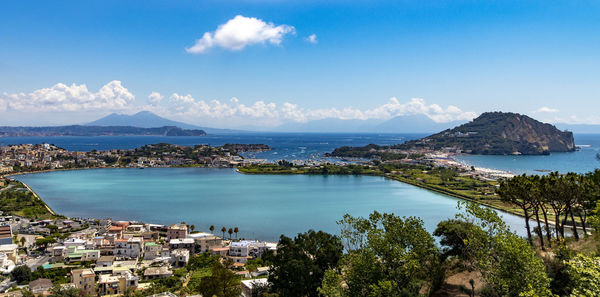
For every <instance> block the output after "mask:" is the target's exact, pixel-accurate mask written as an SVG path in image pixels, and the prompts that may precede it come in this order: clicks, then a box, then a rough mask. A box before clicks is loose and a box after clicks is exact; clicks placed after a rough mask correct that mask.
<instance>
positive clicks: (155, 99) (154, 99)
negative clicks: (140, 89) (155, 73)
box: [148, 92, 165, 105]
mask: <svg viewBox="0 0 600 297" xmlns="http://www.w3.org/2000/svg"><path fill="white" fill-rule="evenodd" d="M164 98H165V96H163V95H161V94H160V93H159V92H152V93H150V95H148V101H149V102H150V104H155V105H156V104H158V103H160V102H161V101H162V100H163V99H164Z"/></svg>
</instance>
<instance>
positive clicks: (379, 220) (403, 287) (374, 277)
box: [321, 212, 443, 296]
mask: <svg viewBox="0 0 600 297" xmlns="http://www.w3.org/2000/svg"><path fill="white" fill-rule="evenodd" d="M339 224H340V225H341V227H342V231H341V233H342V239H343V243H344V248H345V249H346V252H347V253H346V255H344V257H343V259H342V260H341V261H340V264H341V265H340V268H339V269H338V271H336V273H337V274H338V276H337V277H338V278H341V279H342V280H343V281H338V280H336V277H335V276H333V275H331V273H328V278H327V279H326V281H324V282H323V286H322V287H321V291H322V292H337V293H335V294H338V293H339V292H342V296H415V295H418V294H419V292H420V291H421V290H422V289H423V288H426V287H427V288H428V289H429V290H430V291H431V292H432V291H433V290H435V289H436V287H437V286H438V285H439V284H440V281H441V279H443V274H442V277H441V279H440V272H442V270H441V265H440V261H439V260H440V257H439V251H438V249H437V248H436V246H435V241H434V239H433V237H432V236H431V235H430V234H429V233H428V232H427V231H426V230H425V228H424V227H423V221H421V220H420V219H418V218H415V217H408V218H406V217H405V218H401V217H398V216H395V215H393V214H385V213H384V214H381V213H378V212H374V213H372V214H371V215H370V216H369V218H368V219H366V218H355V217H352V216H350V215H345V216H344V218H343V219H342V220H341V221H340V222H339ZM342 272H343V273H342ZM342 283H345V284H346V286H344V287H342V288H340V287H339V285H340V284H342ZM428 284H429V286H428Z"/></svg>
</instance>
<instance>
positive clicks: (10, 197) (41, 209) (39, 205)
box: [0, 181, 55, 219]
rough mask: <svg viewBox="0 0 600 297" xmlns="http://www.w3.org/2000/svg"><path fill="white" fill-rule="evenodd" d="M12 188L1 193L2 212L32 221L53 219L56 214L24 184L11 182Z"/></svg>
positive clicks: (0, 207)
mask: <svg viewBox="0 0 600 297" xmlns="http://www.w3.org/2000/svg"><path fill="white" fill-rule="evenodd" d="M9 186H11V187H10V188H8V189H6V190H4V191H1V192H0V211H2V213H3V214H5V215H18V216H22V217H27V218H31V219H51V218H54V217H55V214H54V213H53V212H52V210H50V208H49V207H48V206H47V205H46V203H44V201H42V200H41V199H39V197H37V196H36V195H35V194H34V193H33V192H31V191H30V190H29V188H27V186H25V185H24V184H23V183H21V182H18V181H11V182H10V184H9Z"/></svg>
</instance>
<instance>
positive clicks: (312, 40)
mask: <svg viewBox="0 0 600 297" xmlns="http://www.w3.org/2000/svg"><path fill="white" fill-rule="evenodd" d="M304 40H305V41H306V42H308V43H312V44H317V43H318V42H319V41H318V40H317V34H311V35H309V36H308V37H306V38H304Z"/></svg>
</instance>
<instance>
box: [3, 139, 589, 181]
mask: <svg viewBox="0 0 600 297" xmlns="http://www.w3.org/2000/svg"><path fill="white" fill-rule="evenodd" d="M424 136H426V134H374V133H373V134H367V133H356V134H350V133H241V134H209V135H207V136H201V137H175V136H173V137H166V136H94V137H81V136H55V137H2V138H0V145H9V144H21V143H31V144H35V143H51V144H54V145H57V146H59V147H62V148H65V149H67V150H71V151H91V150H110V149H133V148H137V147H140V146H142V145H145V144H155V143H161V142H164V143H171V144H179V145H196V144H209V145H223V144H225V143H244V144H252V143H254V144H257V143H260V144H267V145H269V146H270V147H271V148H272V150H271V151H266V152H259V153H249V154H248V155H247V156H248V157H252V158H258V159H265V160H269V161H273V160H281V159H286V160H319V159H321V158H322V156H323V154H324V153H327V152H331V151H333V150H334V149H335V148H337V147H340V146H364V145H367V144H371V143H374V144H379V145H392V144H398V143H402V142H405V141H408V140H413V139H418V138H421V137H424ZM575 144H576V145H577V146H578V147H579V149H578V150H577V151H576V152H570V153H552V154H550V155H545V156H483V155H479V156H475V155H460V156H454V158H455V159H456V160H457V161H460V162H463V163H465V164H468V165H473V166H475V167H483V168H490V169H497V170H502V171H507V172H510V173H514V174H523V173H526V174H545V173H547V172H549V171H559V172H562V173H566V172H577V173H585V172H589V171H593V170H595V169H596V168H600V160H598V159H597V157H596V156H597V155H598V154H599V153H600V134H575Z"/></svg>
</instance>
